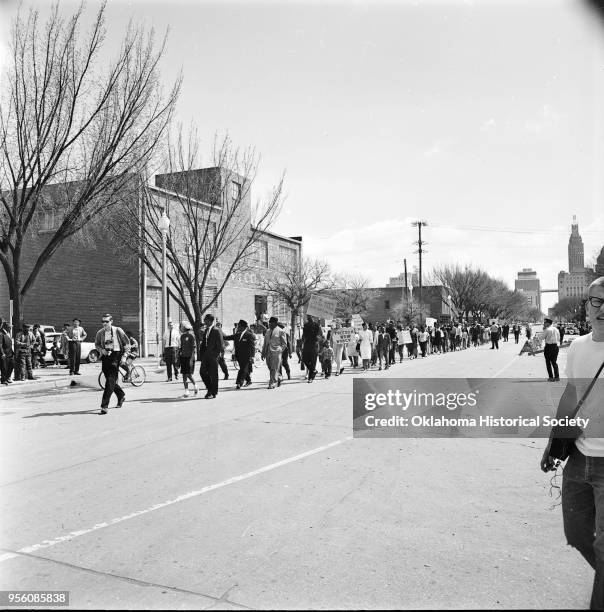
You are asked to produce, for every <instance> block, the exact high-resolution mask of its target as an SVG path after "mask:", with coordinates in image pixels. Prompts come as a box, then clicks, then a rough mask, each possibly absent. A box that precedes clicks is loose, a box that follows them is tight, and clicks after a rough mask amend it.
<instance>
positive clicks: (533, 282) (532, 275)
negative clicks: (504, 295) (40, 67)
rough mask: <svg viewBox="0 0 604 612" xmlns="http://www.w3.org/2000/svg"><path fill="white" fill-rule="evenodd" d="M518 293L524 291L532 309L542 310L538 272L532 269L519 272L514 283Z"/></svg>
mask: <svg viewBox="0 0 604 612" xmlns="http://www.w3.org/2000/svg"><path fill="white" fill-rule="evenodd" d="M514 286H515V288H516V291H522V293H524V294H525V295H526V299H527V301H528V303H529V306H530V307H531V308H538V309H539V310H541V282H540V281H539V279H538V278H537V272H535V270H533V269H531V268H523V269H522V271H521V272H518V278H517V279H516V280H515V282H514Z"/></svg>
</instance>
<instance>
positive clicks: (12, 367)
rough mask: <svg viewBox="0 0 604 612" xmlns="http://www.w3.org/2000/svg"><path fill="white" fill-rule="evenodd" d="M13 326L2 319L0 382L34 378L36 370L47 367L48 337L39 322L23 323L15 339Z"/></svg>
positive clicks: (5, 383) (0, 329)
mask: <svg viewBox="0 0 604 612" xmlns="http://www.w3.org/2000/svg"><path fill="white" fill-rule="evenodd" d="M11 331H12V327H11V326H10V324H9V322H8V321H3V320H2V319H0V384H2V385H4V386H8V385H9V384H10V383H12V382H13V380H16V381H19V380H34V372H33V371H34V370H35V369H37V368H45V367H46V362H45V360H44V356H45V355H46V353H47V350H48V349H47V346H46V337H45V335H44V331H43V330H42V328H41V326H40V324H39V323H36V324H35V325H33V326H32V325H29V324H23V326H22V327H21V329H20V330H19V332H18V333H17V334H16V336H15V338H14V341H13V337H12V333H11Z"/></svg>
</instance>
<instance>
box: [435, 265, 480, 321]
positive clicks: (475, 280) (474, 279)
mask: <svg viewBox="0 0 604 612" xmlns="http://www.w3.org/2000/svg"><path fill="white" fill-rule="evenodd" d="M432 276H433V277H434V279H435V280H436V281H437V282H438V283H440V284H441V285H443V286H444V287H445V288H446V289H447V291H448V292H449V295H450V296H451V301H452V302H453V304H454V306H455V309H456V310H457V312H458V313H459V314H460V315H462V314H463V315H466V316H467V315H468V314H469V312H470V311H471V310H472V308H473V307H476V305H477V304H478V303H480V302H481V300H482V299H483V297H484V295H483V294H484V291H485V288H486V285H485V283H486V280H487V278H488V275H487V274H486V273H485V272H483V271H482V270H475V269H474V268H472V267H470V266H465V267H463V268H462V267H461V266H460V265H459V264H447V265H442V266H439V267H437V268H434V270H433V271H432Z"/></svg>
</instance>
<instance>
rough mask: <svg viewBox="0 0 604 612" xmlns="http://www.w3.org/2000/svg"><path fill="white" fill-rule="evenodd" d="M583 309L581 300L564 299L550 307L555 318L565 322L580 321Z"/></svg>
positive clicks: (573, 298)
mask: <svg viewBox="0 0 604 612" xmlns="http://www.w3.org/2000/svg"><path fill="white" fill-rule="evenodd" d="M582 308H583V298H580V297H565V298H562V299H561V300H560V301H559V302H556V303H555V304H554V305H553V307H552V312H553V314H554V315H555V316H557V317H560V318H562V319H566V320H567V321H573V320H580V318H581V311H582Z"/></svg>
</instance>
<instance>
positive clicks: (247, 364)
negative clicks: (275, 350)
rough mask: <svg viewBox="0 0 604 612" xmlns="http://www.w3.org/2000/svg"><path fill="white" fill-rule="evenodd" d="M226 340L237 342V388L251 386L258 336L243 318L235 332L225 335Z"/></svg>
mask: <svg viewBox="0 0 604 612" xmlns="http://www.w3.org/2000/svg"><path fill="white" fill-rule="evenodd" d="M224 339H225V340H232V341H233V343H234V344H235V359H237V363H238V364H239V372H238V373H237V381H236V388H237V389H241V387H243V386H244V385H245V386H246V387H249V386H250V385H251V384H252V377H251V376H250V374H251V372H252V367H253V363H254V357H255V356H256V336H255V335H254V333H253V332H252V330H251V329H250V328H249V327H248V324H247V321H244V320H243V319H241V320H240V321H239V323H238V324H237V329H236V330H235V333H234V334H233V335H231V336H225V337H224Z"/></svg>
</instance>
